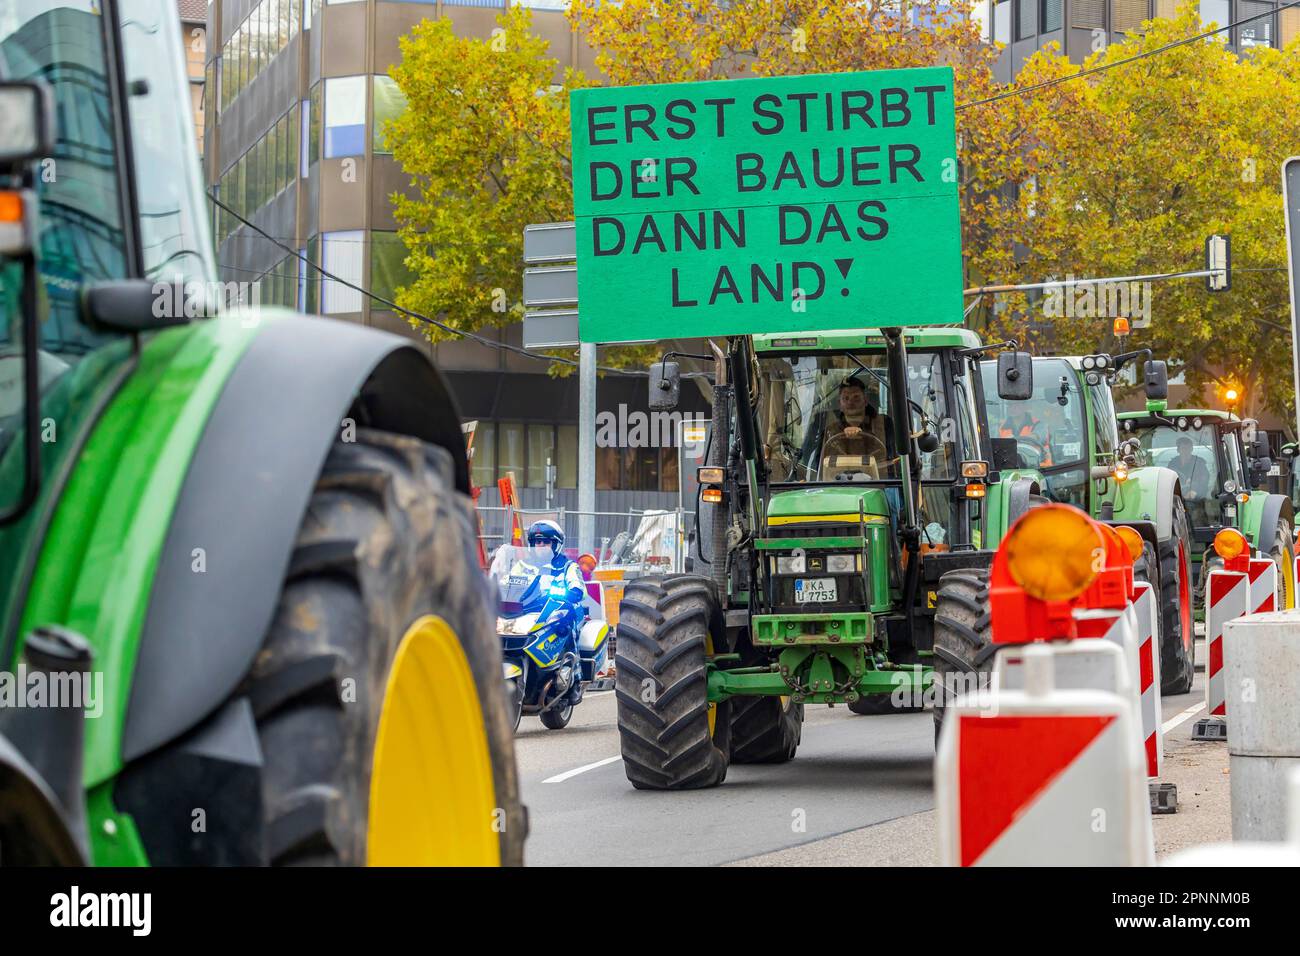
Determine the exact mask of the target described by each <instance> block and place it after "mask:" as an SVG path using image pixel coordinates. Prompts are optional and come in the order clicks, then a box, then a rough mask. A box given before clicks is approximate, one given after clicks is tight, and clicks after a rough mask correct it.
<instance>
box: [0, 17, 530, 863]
mask: <svg viewBox="0 0 1300 956" xmlns="http://www.w3.org/2000/svg"><path fill="white" fill-rule="evenodd" d="M181 36H182V34H181V31H180V29H179V24H178V22H177V14H176V6H175V4H174V3H173V2H171V0H55V2H50V3H36V4H32V3H27V2H25V0H0V118H2V119H3V127H4V136H3V138H2V139H0V311H2V313H3V325H0V847H3V850H4V862H5V863H17V864H23V863H55V864H81V863H87V862H93V863H95V864H108V865H123V864H145V863H152V864H194V863H214V864H218V863H219V864H258V863H269V864H301V863H339V864H352V863H365V862H370V863H461V864H489V865H492V864H502V863H505V864H511V863H519V862H521V860H522V845H523V840H524V836H525V821H524V816H523V811H522V808H521V806H520V803H519V796H518V784H517V780H516V776H515V766H514V754H513V744H512V735H511V731H510V724H509V722H508V720H507V716H506V706H505V705H506V702H505V699H504V693H503V690H502V681H501V659H500V650H499V647H498V646H497V643H496V639H495V632H494V627H493V625H494V601H493V597H492V595H491V594H490V593H489V592H488V590H487V582H486V581H485V580H484V577H483V575H482V573H481V572H480V571H479V568H478V563H477V561H476V559H475V538H474V535H475V530H474V528H475V526H474V521H473V513H472V510H471V504H470V499H469V497H468V495H467V491H468V488H469V484H468V474H467V463H466V455H465V447H464V443H463V439H462V437H461V432H460V422H459V416H458V414H457V410H456V407H455V405H454V403H453V401H452V397H451V395H450V393H449V391H448V389H447V387H446V385H445V383H444V381H443V379H442V377H441V376H440V375H439V373H438V371H437V370H436V369H435V368H434V367H433V366H432V365H431V364H430V362H429V361H428V360H427V358H426V357H425V356H424V355H423V354H422V353H421V351H420V350H419V349H417V348H415V347H413V345H412V344H411V343H409V342H407V341H406V340H404V339H401V338H398V337H395V336H389V335H385V334H381V333H378V332H375V331H372V330H370V329H366V328H362V327H360V326H357V325H352V324H347V323H340V322H333V321H328V320H325V319H320V318H309V317H306V316H301V315H296V314H294V313H292V312H290V311H288V310H284V309H272V308H236V309H233V310H230V311H229V312H228V313H227V314H224V315H222V316H218V317H214V318H208V317H204V316H208V315H211V314H212V311H213V309H212V307H211V302H212V299H213V298H215V297H219V296H218V295H217V293H218V292H219V291H221V290H220V289H219V287H218V286H217V284H216V283H215V278H216V276H215V267H214V262H213V251H212V241H211V236H210V232H209V227H208V224H207V213H206V206H207V203H206V202H205V197H204V195H203V193H202V191H201V189H200V178H199V170H198V163H197V158H196V155H195V150H194V145H193V144H194V133H193V127H192V125H191V120H190V109H189V98H190V93H189V89H188V84H187V81H186V78H185V76H184V72H183V57H182V50H181ZM56 121H57V122H56Z"/></svg>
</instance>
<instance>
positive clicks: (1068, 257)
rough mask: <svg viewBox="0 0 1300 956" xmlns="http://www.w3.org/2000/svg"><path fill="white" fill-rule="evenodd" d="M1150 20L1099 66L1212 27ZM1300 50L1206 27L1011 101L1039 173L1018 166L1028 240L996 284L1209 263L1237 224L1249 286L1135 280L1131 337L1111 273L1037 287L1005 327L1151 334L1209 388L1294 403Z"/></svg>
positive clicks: (1187, 13)
mask: <svg viewBox="0 0 1300 956" xmlns="http://www.w3.org/2000/svg"><path fill="white" fill-rule="evenodd" d="M1144 29H1145V31H1146V32H1145V33H1144V34H1143V35H1140V36H1135V37H1133V38H1131V39H1129V40H1128V41H1127V42H1125V43H1122V44H1116V45H1113V46H1111V47H1110V48H1109V49H1106V50H1103V51H1100V52H1098V53H1097V54H1095V55H1093V56H1092V57H1090V58H1089V59H1088V60H1087V61H1086V62H1085V63H1084V64H1083V67H1082V68H1083V69H1089V68H1094V67H1099V66H1101V67H1104V66H1107V65H1109V64H1115V63H1118V62H1119V61H1121V60H1124V59H1127V58H1129V57H1133V56H1135V55H1139V54H1143V53H1149V52H1150V51H1153V50H1155V49H1157V48H1158V47H1162V46H1165V45H1167V44H1169V43H1172V42H1175V41H1177V40H1180V39H1184V38H1188V37H1195V36H1197V35H1199V34H1201V33H1204V32H1205V30H1206V27H1205V26H1204V25H1203V24H1202V23H1201V21H1200V18H1199V15H1198V13H1197V10H1196V6H1195V5H1194V4H1189V5H1187V6H1184V7H1183V9H1182V11H1181V12H1180V14H1179V16H1178V17H1177V18H1176V19H1173V20H1156V21H1152V22H1150V23H1148V24H1146V25H1145V27H1144ZM1296 52H1298V51H1297V48H1296V47H1295V46H1294V45H1293V46H1292V47H1291V48H1290V49H1289V50H1286V51H1283V50H1274V49H1271V48H1268V47H1255V48H1251V49H1249V50H1247V51H1245V52H1243V53H1242V54H1241V55H1238V54H1234V53H1233V52H1232V51H1231V50H1230V49H1228V48H1227V46H1226V45H1225V44H1223V43H1221V42H1218V41H1217V40H1214V39H1209V40H1201V41H1197V42H1192V43H1188V44H1185V45H1183V46H1179V47H1176V48H1174V49H1170V50H1167V51H1164V52H1161V53H1159V54H1155V55H1151V56H1147V57H1145V58H1143V59H1139V60H1136V61H1135V62H1132V63H1129V64H1126V65H1122V66H1116V67H1114V68H1111V69H1108V70H1106V71H1105V72H1101V73H1098V74H1096V75H1094V76H1088V77H1082V78H1078V79H1072V80H1070V81H1068V82H1062V83H1058V84H1056V85H1053V86H1049V87H1045V88H1042V89H1039V90H1036V91H1034V92H1032V93H1026V94H1024V95H1021V96H1016V97H1012V98H1010V99H1007V100H1003V101H1002V105H1003V106H1004V108H1006V109H1007V111H1008V112H1009V113H1013V114H1014V115H1015V119H1014V125H1016V126H1017V127H1019V128H1022V129H1026V130H1032V136H1031V137H1029V138H1027V139H1026V140H1025V141H1024V143H1023V147H1024V148H1023V161H1024V164H1025V166H1024V170H1023V175H1022V176H1020V177H1019V178H1017V179H1015V180H1013V181H1014V182H1016V183H1018V184H1019V185H1020V186H1021V187H1022V188H1021V190H1020V195H1019V200H1018V202H1017V204H1016V208H1015V212H1014V216H1013V217H1012V221H1010V222H1008V223H1007V228H1008V233H1007V238H1008V239H1010V238H1014V239H1015V240H1016V241H1017V242H1018V243H1019V249H1018V255H1017V256H1016V257H1014V259H1004V260H1003V261H1002V264H1001V266H1000V267H999V266H991V267H990V268H989V269H988V276H989V278H990V279H991V280H992V281H999V282H1008V283H1017V282H1037V281H1043V280H1045V279H1048V278H1055V279H1061V278H1065V277H1066V276H1067V275H1073V276H1075V277H1076V278H1084V277H1098V276H1108V275H1111V276H1113V275H1139V274H1152V273H1164V272H1179V271H1191V270H1196V269H1200V268H1202V265H1203V262H1204V244H1205V238H1206V237H1207V236H1209V235H1211V234H1215V233H1222V234H1227V235H1229V236H1230V237H1231V239H1232V257H1233V274H1232V288H1231V290H1230V291H1228V292H1223V293H1217V294H1210V293H1208V292H1207V291H1206V288H1205V284H1204V280H1202V279H1184V280H1172V281H1164V282H1154V283H1152V284H1151V285H1150V287H1149V290H1143V289H1141V288H1140V287H1139V288H1138V289H1134V290H1133V295H1132V296H1130V306H1132V304H1133V303H1134V302H1136V303H1137V304H1138V305H1140V308H1139V309H1136V310H1132V309H1131V311H1133V317H1132V320H1131V324H1132V325H1133V331H1132V334H1131V335H1130V336H1129V337H1128V338H1126V339H1124V340H1123V342H1122V344H1121V343H1116V342H1114V340H1113V339H1112V338H1111V327H1112V321H1113V318H1114V316H1113V315H1110V314H1109V310H1105V309H1100V308H1099V305H1100V299H1101V296H1099V295H1098V294H1097V293H1098V290H1097V289H1095V288H1093V289H1088V288H1080V289H1077V290H1073V291H1071V290H1063V291H1062V292H1061V293H1059V294H1053V295H1048V296H1045V297H1042V298H1040V299H1037V300H1036V301H1033V302H1032V303H1031V302H1029V301H1028V300H1025V299H1020V300H1019V301H1017V302H1016V303H1014V305H1016V306H1018V307H1019V309H1020V311H1019V315H1018V317H1017V318H1015V319H1012V318H1011V316H1013V315H1015V314H1016V312H1017V309H1015V308H1013V309H1010V310H1008V311H1007V312H1005V313H1003V315H1004V318H1003V319H1002V320H1000V321H999V322H996V323H995V325H996V326H998V329H997V330H998V331H1017V330H1019V331H1023V329H1024V327H1025V325H1026V324H1027V323H1032V324H1033V325H1034V326H1035V327H1036V328H1037V330H1038V331H1037V332H1034V333H1033V337H1035V338H1038V339H1039V340H1040V341H1041V342H1042V343H1043V344H1044V345H1049V344H1050V345H1052V346H1056V347H1058V348H1060V349H1061V350H1062V351H1068V352H1084V351H1095V350H1100V349H1102V348H1119V349H1123V350H1128V349H1134V348H1142V347H1150V348H1152V349H1153V350H1154V352H1155V353H1156V357H1158V358H1161V357H1163V358H1166V359H1169V360H1171V361H1172V362H1173V363H1174V366H1175V369H1181V370H1182V371H1184V372H1185V374H1186V377H1187V382H1188V384H1189V385H1190V386H1192V387H1193V388H1194V389H1197V388H1200V387H1201V386H1208V388H1207V394H1206V399H1207V400H1211V401H1212V400H1213V388H1214V387H1215V386H1216V385H1217V386H1225V385H1227V384H1228V383H1229V382H1231V383H1233V384H1235V385H1237V386H1238V387H1239V388H1241V387H1243V386H1244V388H1242V392H1243V394H1242V399H1243V401H1242V411H1243V412H1244V413H1246V414H1257V413H1259V412H1262V411H1263V410H1265V409H1269V410H1272V411H1274V412H1277V413H1285V411H1286V409H1287V407H1289V406H1290V404H1291V372H1290V368H1291V349H1290V335H1289V332H1290V312H1289V305H1288V303H1289V296H1288V286H1287V273H1286V271H1285V269H1284V266H1285V263H1286V238H1285V232H1284V223H1283V217H1282V199H1281V181H1280V172H1279V171H1280V166H1281V162H1282V160H1283V159H1284V158H1285V157H1286V156H1288V155H1289V154H1291V153H1295V152H1297V151H1298V148H1300V59H1298V58H1297V57H1296V55H1295V54H1296ZM1079 70H1080V67H1079V66H1078V65H1076V64H1072V63H1070V62H1069V61H1068V60H1067V59H1065V58H1064V57H1062V56H1061V55H1060V54H1059V53H1058V52H1057V51H1056V50H1055V49H1048V50H1044V51H1041V52H1040V53H1038V54H1037V55H1035V56H1034V57H1032V58H1031V59H1030V60H1029V61H1028V62H1027V63H1026V64H1025V67H1024V70H1023V71H1022V72H1021V74H1020V75H1019V76H1018V77H1017V82H1018V84H1019V85H1021V86H1023V87H1028V86H1032V85H1034V84H1039V83H1048V82H1052V81H1055V80H1060V79H1062V78H1065V77H1071V76H1073V75H1074V74H1076V73H1077V72H1078V71H1079ZM976 255H977V257H980V256H983V255H984V252H983V250H977V252H976ZM1146 291H1149V293H1150V299H1149V301H1148V300H1146V298H1145V292H1146ZM1090 296H1092V297H1093V298H1092V299H1090V298H1089V297H1090ZM1123 298H1124V297H1123V296H1116V297H1110V296H1107V301H1108V302H1110V303H1112V304H1113V302H1114V301H1119V302H1122V301H1123ZM1148 306H1149V308H1148ZM1099 312H1100V313H1102V314H1098V313H1099Z"/></svg>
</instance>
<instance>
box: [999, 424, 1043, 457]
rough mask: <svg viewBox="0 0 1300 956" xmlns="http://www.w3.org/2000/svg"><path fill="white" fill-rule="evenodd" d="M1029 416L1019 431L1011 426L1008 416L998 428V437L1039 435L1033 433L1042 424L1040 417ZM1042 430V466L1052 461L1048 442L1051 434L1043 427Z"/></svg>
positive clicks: (1031, 436) (1032, 436)
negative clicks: (1028, 419)
mask: <svg viewBox="0 0 1300 956" xmlns="http://www.w3.org/2000/svg"><path fill="white" fill-rule="evenodd" d="M1029 417H1030V421H1029V422H1028V423H1027V424H1024V425H1021V426H1020V429H1019V431H1017V430H1016V429H1015V428H1014V427H1013V426H1012V424H1011V419H1009V418H1008V419H1007V420H1006V421H1005V422H1003V423H1002V427H1001V428H1000V429H999V430H998V437H999V438H1022V437H1023V438H1034V439H1037V438H1038V437H1039V436H1038V435H1037V434H1035V433H1034V429H1035V428H1037V427H1038V426H1039V425H1041V424H1043V421H1042V419H1040V418H1034V417H1033V416H1032V415H1031V416H1029ZM1043 431H1044V433H1045V434H1044V435H1043V436H1042V439H1043V440H1042V445H1043V460H1042V462H1041V464H1042V465H1044V466H1048V465H1051V463H1052V449H1051V444H1050V442H1051V438H1052V436H1051V433H1050V432H1048V431H1047V430H1046V429H1044V430H1043Z"/></svg>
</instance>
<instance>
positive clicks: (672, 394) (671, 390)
mask: <svg viewBox="0 0 1300 956" xmlns="http://www.w3.org/2000/svg"><path fill="white" fill-rule="evenodd" d="M681 394H682V373H681V370H680V369H678V367H677V363H676V362H656V363H655V364H653V365H651V366H650V409H651V410H652V411H656V412H669V411H672V410H673V409H674V408H676V407H677V402H678V401H679V400H680V398H681Z"/></svg>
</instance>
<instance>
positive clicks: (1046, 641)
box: [935, 505, 1154, 866]
mask: <svg viewBox="0 0 1300 956" xmlns="http://www.w3.org/2000/svg"><path fill="white" fill-rule="evenodd" d="M1062 542H1065V543H1066V545H1067V547H1062ZM1134 547H1140V542H1139V543H1138V544H1137V545H1136V546H1130V545H1129V544H1127V543H1126V542H1125V541H1124V540H1123V539H1122V537H1121V536H1120V535H1119V534H1117V533H1116V532H1115V531H1114V530H1113V529H1111V528H1108V527H1106V526H1104V525H1101V524H1099V523H1098V522H1095V521H1093V520H1092V519H1091V518H1090V517H1088V516H1087V515H1086V514H1084V513H1083V512H1081V511H1079V510H1078V509H1075V508H1071V507H1069V506H1065V505H1044V506H1041V507H1038V508H1035V509H1033V510H1031V511H1030V512H1028V513H1027V514H1026V515H1024V516H1023V517H1021V518H1020V519H1019V520H1018V521H1017V522H1016V524H1015V525H1013V526H1012V528H1011V529H1010V530H1009V531H1008V534H1007V537H1006V539H1005V540H1004V541H1003V543H1002V546H1001V547H1000V548H999V549H998V553H997V554H996V555H995V556H994V559H993V566H992V569H991V571H990V576H989V595H990V616H991V623H992V641H993V644H994V645H995V647H998V649H997V651H996V652H995V655H994V658H993V673H992V677H993V679H992V682H991V685H990V687H989V688H986V689H984V690H981V691H978V692H974V691H972V692H968V693H966V694H964V695H961V696H959V697H957V699H956V700H955V701H953V703H952V704H951V705H950V707H951V711H950V712H949V714H948V716H947V717H946V718H945V720H944V722H943V730H942V732H941V734H940V740H939V748H938V753H937V756H936V771H935V780H936V783H935V790H936V804H937V807H938V812H939V837H940V858H941V861H942V862H944V863H948V864H952V865H960V866H972V865H1043V864H1052V865H1108V866H1121V865H1130V866H1131V865H1149V864H1151V863H1152V861H1153V859H1154V852H1153V840H1152V834H1151V814H1150V810H1149V797H1148V790H1147V779H1146V778H1147V761H1146V758H1145V751H1146V747H1145V735H1144V733H1143V730H1142V721H1141V716H1140V715H1141V706H1140V705H1141V698H1140V695H1139V685H1138V680H1137V678H1138V675H1139V674H1140V672H1141V666H1140V663H1139V653H1140V647H1141V644H1140V641H1139V637H1140V636H1143V635H1145V634H1146V632H1147V631H1149V630H1150V629H1151V627H1152V618H1151V607H1150V606H1149V605H1148V604H1146V603H1143V604H1142V610H1143V612H1144V614H1145V618H1144V622H1143V623H1141V624H1140V623H1139V620H1138V614H1137V608H1136V607H1135V606H1134V603H1133V601H1134V599H1135V597H1137V596H1138V594H1139V591H1138V590H1137V589H1136V588H1135V585H1134V581H1133V559H1134V553H1133V548H1134ZM1141 593H1143V594H1146V592H1145V591H1143V592H1141ZM1147 597H1148V598H1149V595H1147ZM1095 638H1102V640H1096V639H1095ZM998 645H1002V646H998ZM1046 846H1051V847H1052V852H1051V854H1050V855H1045V854H1044V853H1043V848H1044V847H1046Z"/></svg>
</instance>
